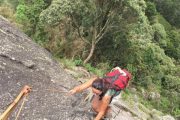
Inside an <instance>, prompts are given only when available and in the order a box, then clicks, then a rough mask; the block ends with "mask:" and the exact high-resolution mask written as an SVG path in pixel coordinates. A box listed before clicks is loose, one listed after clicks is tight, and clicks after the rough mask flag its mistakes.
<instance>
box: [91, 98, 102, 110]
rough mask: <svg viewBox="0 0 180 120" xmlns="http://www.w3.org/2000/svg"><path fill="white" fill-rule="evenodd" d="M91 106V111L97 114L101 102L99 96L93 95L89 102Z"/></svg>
mask: <svg viewBox="0 0 180 120" xmlns="http://www.w3.org/2000/svg"><path fill="white" fill-rule="evenodd" d="M91 104H92V109H93V110H94V111H95V112H97V113H98V112H99V106H100V104H101V101H100V100H99V96H97V95H94V97H93V99H92V101H91Z"/></svg>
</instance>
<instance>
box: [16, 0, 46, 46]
mask: <svg viewBox="0 0 180 120" xmlns="http://www.w3.org/2000/svg"><path fill="white" fill-rule="evenodd" d="M45 7H46V4H45V3H44V1H43V0H30V1H25V0H19V4H18V6H17V10H16V18H17V21H18V22H19V23H21V24H22V25H23V26H24V27H23V28H25V29H24V31H25V33H26V34H28V35H29V36H31V37H32V38H34V39H35V41H38V42H39V41H40V43H42V42H43V41H45V39H46V35H45V31H44V30H43V27H42V24H41V23H39V15H40V13H41V11H42V10H43V9H45Z"/></svg>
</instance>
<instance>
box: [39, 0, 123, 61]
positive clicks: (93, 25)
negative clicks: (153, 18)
mask: <svg viewBox="0 0 180 120" xmlns="http://www.w3.org/2000/svg"><path fill="white" fill-rule="evenodd" d="M125 8H126V7H125V2H124V1H122V0H113V1H109V0H98V1H97V0H93V1H82V0H74V1H72V0H61V1H60V0H54V1H53V2H52V4H51V6H50V7H49V8H48V9H46V10H44V11H43V12H42V13H41V16H40V18H41V21H43V22H45V23H48V24H49V25H51V26H53V25H58V24H59V23H60V22H62V21H63V20H64V19H68V18H70V20H71V21H72V26H71V27H73V29H75V30H76V33H77V35H78V36H79V38H81V39H82V40H83V41H84V42H85V43H86V45H87V47H88V48H89V50H88V51H89V53H88V55H87V56H86V58H85V60H84V63H87V62H88V61H89V60H90V59H91V57H92V55H93V53H94V50H95V48H96V45H97V44H98V43H99V41H101V40H102V39H103V37H104V35H105V34H106V33H108V32H110V31H111V30H112V29H115V28H116V27H118V23H119V21H121V17H122V14H123V12H124V11H125ZM115 17H116V18H118V19H117V20H116V19H115Z"/></svg>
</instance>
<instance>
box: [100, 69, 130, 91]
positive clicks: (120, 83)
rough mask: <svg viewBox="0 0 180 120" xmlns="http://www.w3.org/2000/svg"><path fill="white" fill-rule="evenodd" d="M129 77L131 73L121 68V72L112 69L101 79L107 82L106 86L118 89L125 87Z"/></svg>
mask: <svg viewBox="0 0 180 120" xmlns="http://www.w3.org/2000/svg"><path fill="white" fill-rule="evenodd" d="M122 71H123V72H122ZM130 79H131V73H129V72H128V71H127V70H126V69H122V70H121V72H120V70H118V69H114V70H113V71H111V72H109V73H107V74H106V76H105V77H104V78H103V81H104V82H105V83H108V84H109V86H108V88H110V89H111V88H112V89H115V90H117V91H119V90H123V89H124V88H126V86H127V85H128V82H129V80H130Z"/></svg>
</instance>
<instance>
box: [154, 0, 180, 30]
mask: <svg viewBox="0 0 180 120" xmlns="http://www.w3.org/2000/svg"><path fill="white" fill-rule="evenodd" d="M154 2H155V3H156V6H157V10H158V11H159V12H160V13H161V14H162V15H163V16H164V17H165V18H166V19H167V21H168V22H169V23H171V24H172V25H174V26H175V27H178V28H179V27H180V7H179V6H180V1H179V0H154Z"/></svg>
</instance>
